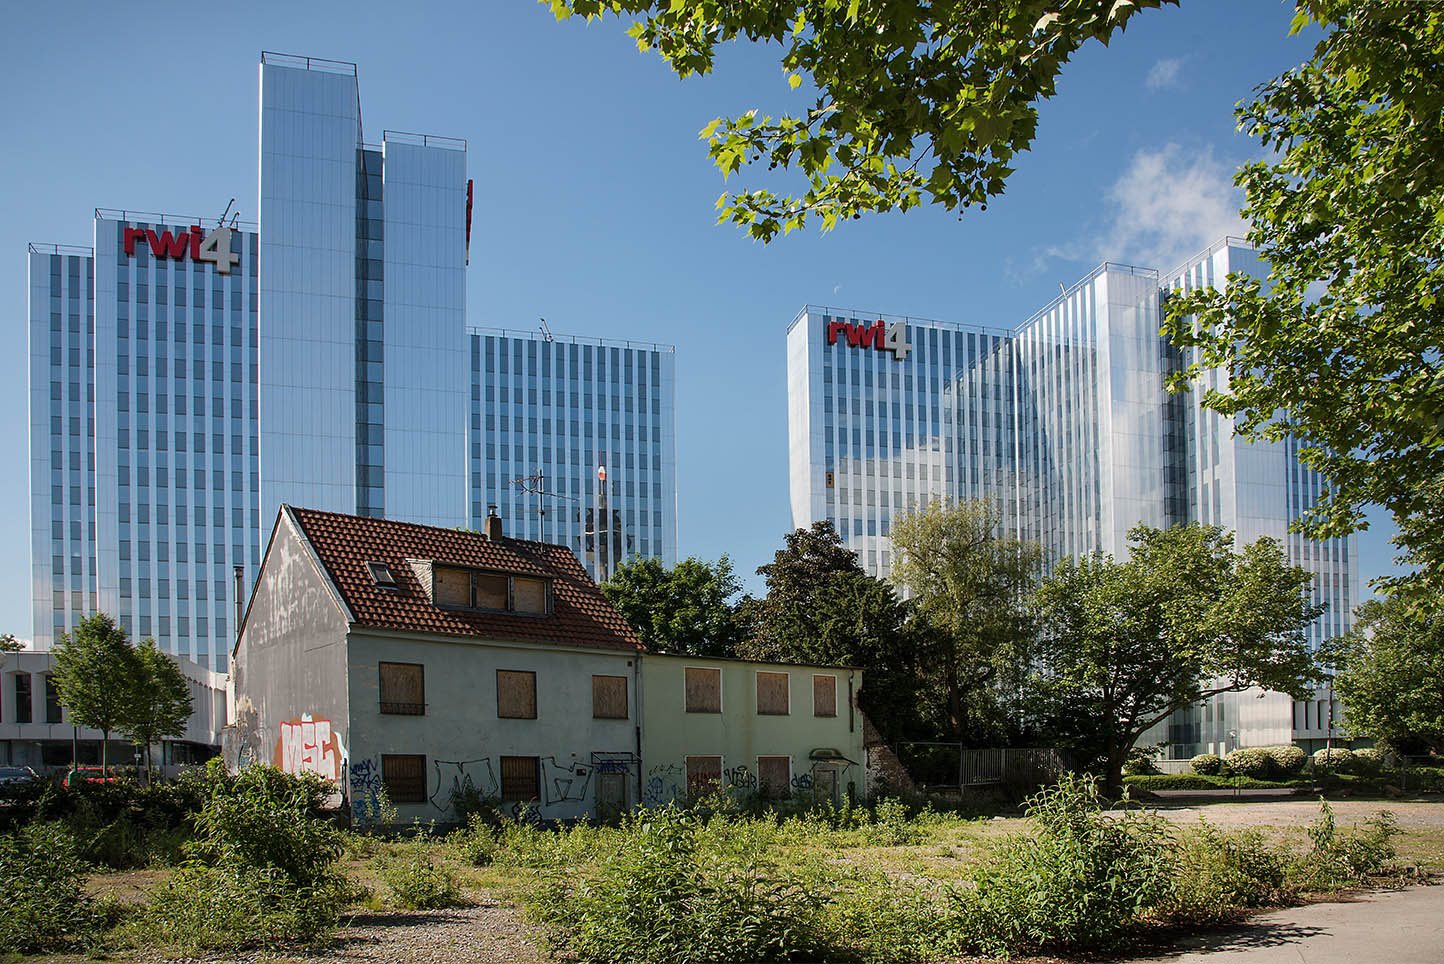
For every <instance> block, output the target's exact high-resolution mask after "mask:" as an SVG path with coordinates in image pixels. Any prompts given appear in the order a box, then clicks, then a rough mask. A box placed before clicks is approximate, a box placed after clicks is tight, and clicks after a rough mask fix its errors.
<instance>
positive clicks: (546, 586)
mask: <svg viewBox="0 0 1444 964" xmlns="http://www.w3.org/2000/svg"><path fill="white" fill-rule="evenodd" d="M439 569H448V570H451V571H453V572H462V573H466V577H467V604H466V605H464V606H459V605H457V604H455V603H447V602H439V601H438V600H437V598H436V573H437V570H439ZM479 576H500V577H502V578H503V579H505V580H506V608H505V609H497V608H495V607H494V606H480V605H477V602H476V599H477V585H476V582H477V577H479ZM517 579H531V580H535V581H537V582H540V583H541V584H542V609H541V610H540V611H534V610H529V609H517V608H516V580H517ZM430 597H431V604H432V605H433V606H435V607H437V608H438V609H447V610H451V611H452V612H473V613H503V614H505V615H507V616H528V617H532V618H542V617H547V616H552V615H555V613H556V586H555V580H554V579H552V577H550V576H545V575H539V574H536V573H529V572H506V571H505V570H501V569H481V568H477V567H475V566H462V565H457V564H454V563H449V562H432V564H431V592H430Z"/></svg>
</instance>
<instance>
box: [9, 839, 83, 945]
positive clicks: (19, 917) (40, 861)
mask: <svg viewBox="0 0 1444 964" xmlns="http://www.w3.org/2000/svg"><path fill="white" fill-rule="evenodd" d="M85 878H86V867H85V863H84V861H82V860H81V858H80V853H79V851H78V849H77V848H76V845H75V841H74V838H73V837H71V836H70V835H69V834H68V833H66V832H65V831H64V830H63V828H60V827H58V826H56V825H40V826H33V827H31V828H30V829H29V830H27V831H26V832H25V833H24V834H22V835H20V836H3V837H0V951H3V952H19V953H33V952H35V951H45V950H55V949H59V948H63V947H66V946H67V945H69V944H71V943H73V942H82V943H83V942H85V941H87V940H88V939H89V938H91V937H92V936H93V935H94V933H95V931H96V929H97V926H98V924H99V921H98V919H97V914H96V911H95V904H94V902H93V901H92V900H91V899H90V898H89V897H87V896H86V895H85Z"/></svg>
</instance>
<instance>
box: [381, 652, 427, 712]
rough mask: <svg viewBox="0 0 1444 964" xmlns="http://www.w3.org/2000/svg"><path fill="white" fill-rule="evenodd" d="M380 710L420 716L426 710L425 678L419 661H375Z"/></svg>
mask: <svg viewBox="0 0 1444 964" xmlns="http://www.w3.org/2000/svg"><path fill="white" fill-rule="evenodd" d="M376 669H377V673H378V675H379V676H380V679H381V712H382V713H403V714H406V715H409V716H420V715H422V714H423V713H425V712H426V678H425V671H424V670H423V669H422V668H421V664H420V663H377V664H376Z"/></svg>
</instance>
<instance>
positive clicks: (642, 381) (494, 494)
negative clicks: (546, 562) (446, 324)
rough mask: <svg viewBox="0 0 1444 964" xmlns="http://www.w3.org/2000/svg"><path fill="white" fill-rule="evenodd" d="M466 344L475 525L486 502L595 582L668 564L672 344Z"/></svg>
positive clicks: (673, 450) (563, 338) (516, 338)
mask: <svg viewBox="0 0 1444 964" xmlns="http://www.w3.org/2000/svg"><path fill="white" fill-rule="evenodd" d="M470 341H471V346H470V347H471V352H470V354H471V420H470V428H469V430H468V434H467V442H468V452H469V458H470V492H471V497H470V501H471V525H472V527H473V528H477V529H479V528H481V521H482V519H484V518H485V517H486V513H487V511H488V509H489V507H490V506H493V505H494V506H496V507H497V512H498V514H499V515H500V516H501V518H502V520H503V527H502V531H503V532H505V533H506V534H507V535H509V536H514V537H516V538H523V539H537V540H542V541H546V542H557V543H561V544H562V545H566V546H570V547H571V548H572V550H573V551H574V552H576V554H577V556H578V558H580V559H581V560H582V562H583V563H584V564H585V565H586V567H587V569H588V571H589V572H591V574H592V577H593V578H594V579H596V580H597V581H598V582H601V581H604V580H605V579H606V578H607V574H608V573H610V572H611V571H612V570H613V569H614V568H615V566H616V565H617V563H619V562H624V561H626V560H629V559H631V558H633V557H636V556H650V557H656V558H659V559H661V560H662V561H663V562H664V563H666V564H667V565H669V566H670V565H674V564H675V563H676V561H677V468H676V461H677V443H676V416H675V388H674V382H675V377H676V367H675V354H674V351H673V349H672V348H671V347H670V346H667V345H652V344H647V343H643V342H623V341H607V340H603V339H594V338H577V337H571V336H567V335H555V336H553V335H549V334H546V333H543V332H532V333H528V332H520V331H507V330H503V329H473V330H472V332H471V334H470ZM599 469H604V470H605V471H604V473H599V471H598V470H599ZM601 474H604V475H605V480H604V481H603V479H601V478H599V475H601Z"/></svg>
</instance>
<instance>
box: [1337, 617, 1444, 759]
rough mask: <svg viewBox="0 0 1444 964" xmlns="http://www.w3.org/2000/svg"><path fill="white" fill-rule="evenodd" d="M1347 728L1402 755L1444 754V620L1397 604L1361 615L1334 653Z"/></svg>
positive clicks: (1338, 643)
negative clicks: (1389, 746)
mask: <svg viewBox="0 0 1444 964" xmlns="http://www.w3.org/2000/svg"><path fill="white" fill-rule="evenodd" d="M1329 659H1330V661H1331V662H1332V663H1333V664H1334V666H1335V668H1336V675H1335V677H1334V692H1335V693H1336V694H1337V695H1338V697H1339V699H1341V700H1342V701H1343V703H1344V719H1343V725H1344V727H1345V729H1347V730H1348V731H1349V732H1350V733H1352V734H1353V735H1355V736H1372V737H1374V738H1375V739H1377V740H1380V741H1383V742H1385V743H1388V744H1390V745H1391V746H1394V747H1396V748H1398V749H1400V750H1404V751H1406V752H1408V751H1416V752H1417V751H1418V750H1423V749H1428V750H1432V751H1434V752H1436V753H1437V752H1444V619H1440V617H1439V613H1438V611H1437V609H1435V610H1425V609H1423V608H1422V607H1420V606H1411V605H1406V604H1405V603H1404V602H1403V601H1401V600H1399V599H1395V598H1392V597H1386V598H1384V599H1382V600H1378V599H1373V600H1370V601H1369V602H1367V603H1365V604H1364V605H1363V606H1360V607H1359V611H1358V621H1357V622H1356V623H1355V624H1354V628H1353V630H1352V631H1350V632H1349V633H1348V634H1347V635H1345V636H1343V637H1341V638H1339V639H1336V640H1334V641H1333V643H1332V644H1331V645H1330V647H1329Z"/></svg>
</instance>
